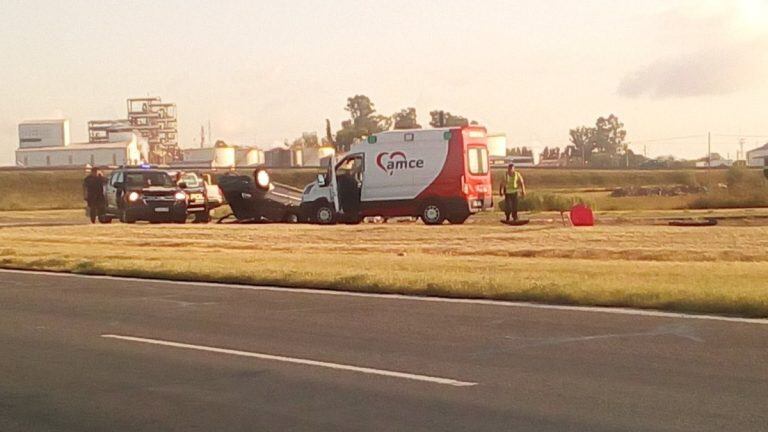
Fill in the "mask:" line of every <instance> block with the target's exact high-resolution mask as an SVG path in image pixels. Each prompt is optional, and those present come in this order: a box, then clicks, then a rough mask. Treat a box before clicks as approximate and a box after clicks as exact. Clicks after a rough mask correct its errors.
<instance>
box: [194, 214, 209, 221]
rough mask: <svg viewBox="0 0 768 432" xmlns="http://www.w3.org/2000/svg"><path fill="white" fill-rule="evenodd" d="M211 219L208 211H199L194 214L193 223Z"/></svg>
mask: <svg viewBox="0 0 768 432" xmlns="http://www.w3.org/2000/svg"><path fill="white" fill-rule="evenodd" d="M210 221H211V213H210V212H201V213H197V214H196V215H195V221H194V222H195V223H208V222H210Z"/></svg>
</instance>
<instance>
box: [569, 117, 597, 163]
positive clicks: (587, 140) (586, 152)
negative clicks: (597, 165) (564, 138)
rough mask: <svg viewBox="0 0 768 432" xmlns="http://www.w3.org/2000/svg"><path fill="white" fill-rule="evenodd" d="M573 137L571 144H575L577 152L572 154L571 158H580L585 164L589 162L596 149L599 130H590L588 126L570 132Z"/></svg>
mask: <svg viewBox="0 0 768 432" xmlns="http://www.w3.org/2000/svg"><path fill="white" fill-rule="evenodd" d="M568 133H569V135H570V137H571V143H572V144H573V147H574V149H575V150H576V151H575V152H571V156H576V157H580V158H581V160H582V163H583V164H585V165H586V164H587V162H589V158H590V156H591V154H592V150H593V149H594V145H595V143H594V139H595V134H596V133H597V130H596V129H595V128H588V127H586V126H582V127H578V128H575V129H571V130H570V131H569V132H568Z"/></svg>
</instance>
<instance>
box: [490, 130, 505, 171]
mask: <svg viewBox="0 0 768 432" xmlns="http://www.w3.org/2000/svg"><path fill="white" fill-rule="evenodd" d="M506 157H507V135H506V134H496V135H488V158H489V159H490V160H491V164H493V165H498V164H503V163H504V161H505V158H506Z"/></svg>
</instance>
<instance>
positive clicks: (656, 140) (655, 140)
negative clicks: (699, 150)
mask: <svg viewBox="0 0 768 432" xmlns="http://www.w3.org/2000/svg"><path fill="white" fill-rule="evenodd" d="M693 138H706V135H686V136H678V137H669V138H654V139H646V140H638V141H628V143H629V144H642V143H652V142H663V141H676V140H684V139H693Z"/></svg>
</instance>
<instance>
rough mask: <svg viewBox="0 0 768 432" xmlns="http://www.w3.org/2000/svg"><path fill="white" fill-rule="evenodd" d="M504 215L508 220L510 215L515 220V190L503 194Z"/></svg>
mask: <svg viewBox="0 0 768 432" xmlns="http://www.w3.org/2000/svg"><path fill="white" fill-rule="evenodd" d="M504 215H505V216H506V217H507V220H509V215H512V219H513V220H517V192H512V193H508V194H504Z"/></svg>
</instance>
